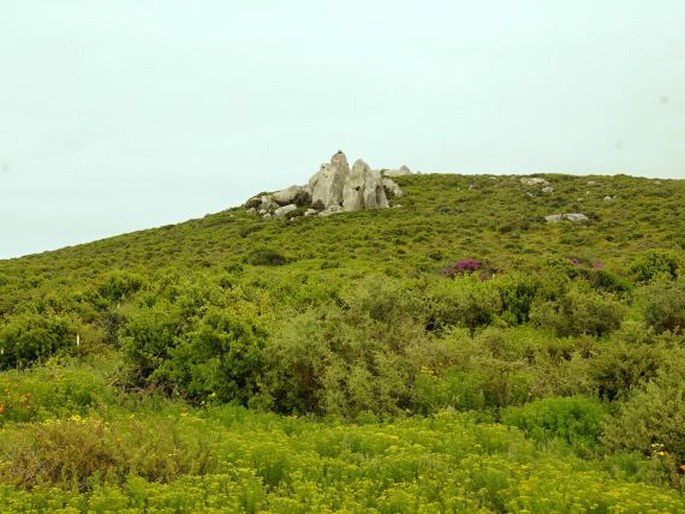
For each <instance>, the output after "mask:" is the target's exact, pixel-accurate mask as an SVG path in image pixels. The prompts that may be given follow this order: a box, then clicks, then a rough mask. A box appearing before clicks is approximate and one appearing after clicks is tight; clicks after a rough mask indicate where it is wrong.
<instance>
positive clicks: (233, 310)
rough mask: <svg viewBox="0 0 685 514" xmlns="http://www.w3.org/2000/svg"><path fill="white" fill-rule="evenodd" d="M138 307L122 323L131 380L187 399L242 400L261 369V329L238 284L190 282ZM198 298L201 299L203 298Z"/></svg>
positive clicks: (254, 385)
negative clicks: (150, 304) (222, 286)
mask: <svg viewBox="0 0 685 514" xmlns="http://www.w3.org/2000/svg"><path fill="white" fill-rule="evenodd" d="M179 293H180V294H178V296H176V297H175V298H174V301H173V302H169V301H167V300H162V301H159V302H158V303H156V304H155V305H154V306H153V307H152V308H149V309H147V308H145V309H141V310H139V311H138V312H137V313H135V314H133V315H132V316H131V319H130V320H129V322H128V323H127V324H126V325H125V326H124V328H123V343H122V344H123V348H124V352H125V357H126V360H127V362H128V364H129V366H130V379H131V380H132V381H133V383H134V384H138V385H144V386H152V387H154V388H157V389H159V390H162V391H164V392H166V393H168V394H171V393H174V394H178V395H182V396H184V397H185V398H187V399H189V400H193V401H204V400H206V399H208V398H216V399H217V400H219V401H224V402H227V401H237V402H239V403H243V404H246V403H247V401H248V400H249V399H250V398H251V397H252V396H253V395H254V394H255V393H256V391H257V390H258V386H259V377H260V376H261V375H262V374H263V373H264V369H263V364H262V361H263V358H264V357H263V347H264V344H265V340H266V335H267V333H266V329H265V327H264V325H263V323H262V321H261V320H260V318H259V314H258V309H257V306H256V305H255V304H253V303H251V302H249V301H247V300H246V299H245V295H244V294H243V292H242V291H241V290H237V289H230V290H221V289H217V288H216V286H214V285H212V284H206V285H204V286H194V287H191V288H190V289H187V290H185V291H180V292H179ZM204 302H207V303H206V304H205V303H204Z"/></svg>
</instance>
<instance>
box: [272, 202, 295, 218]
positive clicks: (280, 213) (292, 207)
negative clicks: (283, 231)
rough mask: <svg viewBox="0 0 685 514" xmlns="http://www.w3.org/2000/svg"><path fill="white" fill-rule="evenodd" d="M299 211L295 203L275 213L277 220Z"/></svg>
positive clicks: (280, 208)
mask: <svg viewBox="0 0 685 514" xmlns="http://www.w3.org/2000/svg"><path fill="white" fill-rule="evenodd" d="M296 210H297V205H295V204H294V203H291V204H288V205H284V206H283V207H279V208H278V209H276V210H275V211H274V216H275V217H277V218H285V216H286V215H287V214H290V213H291V212H294V211H296Z"/></svg>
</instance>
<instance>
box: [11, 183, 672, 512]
mask: <svg viewBox="0 0 685 514" xmlns="http://www.w3.org/2000/svg"><path fill="white" fill-rule="evenodd" d="M544 177H545V178H547V179H548V180H550V181H551V182H552V184H553V186H554V192H553V194H544V195H543V194H539V192H538V191H537V189H536V188H531V187H527V186H523V185H522V184H521V183H520V177H517V176H509V177H506V176H501V177H491V176H462V175H440V176H439V175H416V176H408V177H399V178H398V179H397V181H398V183H399V184H400V185H401V187H402V189H403V190H404V192H405V194H404V196H403V198H402V205H403V207H402V208H400V209H379V210H372V211H360V212H355V213H342V214H339V215H336V216H331V217H299V216H298V217H296V218H293V219H292V220H288V221H287V222H285V221H279V220H264V219H261V218H259V217H256V216H254V215H251V214H248V213H247V212H245V210H244V209H243V208H236V209H229V210H227V211H224V212H220V213H217V214H212V215H209V216H206V217H204V218H202V219H197V220H190V221H188V222H186V223H182V224H179V225H174V226H171V225H170V226H166V227H162V228H160V229H155V230H147V231H140V232H137V233H134V234H128V235H124V236H119V237H116V238H111V239H107V240H103V241H98V242H95V243H91V244H87V245H80V246H76V247H72V248H67V249H64V250H60V251H57V252H46V253H44V254H41V255H35V256H28V257H25V258H22V259H16V260H11V261H0V349H2V351H0V369H6V370H9V371H5V372H4V373H3V372H0V505H2V507H0V510H3V512H4V511H8V512H12V511H55V512H59V511H60V510H62V511H64V512H74V511H76V512H85V511H103V510H106V509H113V510H117V509H118V510H127V509H128V510H129V511H134V512H140V511H145V510H147V511H149V512H154V511H164V512H190V511H204V512H212V511H222V512H225V511H235V512H242V511H245V512H260V511H263V512H298V511H302V512H305V511H317V512H343V511H347V512H422V511H424V512H451V511H466V512H476V511H500V512H501V511H523V510H528V511H530V512H582V511H597V512H613V511H617V512H618V511H628V512H630V511H631V510H632V511H635V512H643V511H649V510H650V509H651V510H652V511H655V512H657V511H663V512H678V511H683V510H685V509H684V508H683V502H682V496H678V493H677V492H669V491H667V490H666V489H664V487H675V488H676V489H678V488H680V489H681V490H683V489H685V484H684V483H683V480H682V475H679V474H677V466H678V465H680V462H678V461H677V459H678V458H681V457H682V450H681V449H680V446H679V444H680V443H679V441H681V440H682V434H680V432H678V430H679V429H678V427H679V426H680V425H681V424H682V420H681V419H680V417H678V416H679V414H678V412H679V411H678V409H679V407H678V405H679V403H683V401H682V400H683V399H682V398H681V396H679V395H680V386H679V385H678V384H679V383H680V382H679V381H681V379H680V378H678V379H677V380H676V379H674V378H672V377H671V376H670V375H669V374H671V375H673V374H675V375H677V369H676V368H677V367H678V366H680V367H681V368H685V366H683V361H682V357H681V356H680V353H681V352H682V350H681V348H682V347H683V344H684V343H685V340H684V339H683V338H684V337H685V334H684V333H683V321H682V316H681V311H683V302H682V296H683V294H682V290H683V288H682V279H679V278H678V273H679V269H678V267H679V265H680V263H681V262H682V255H681V254H682V252H681V251H680V250H674V248H675V246H674V245H678V244H680V242H681V240H682V234H683V233H685V224H683V221H682V220H683V219H685V189H684V188H683V184H682V181H668V180H664V181H660V182H659V183H657V182H656V181H649V180H645V179H637V178H631V177H626V176H616V177H571V176H565V175H544ZM526 193H531V195H528V194H526ZM607 194H611V195H612V196H617V197H618V198H621V202H622V203H621V205H622V207H621V209H616V208H615V205H616V204H615V203H613V202H605V201H603V200H602V198H603V197H604V196H605V195H607ZM300 212H301V210H300V211H298V212H297V214H299V213H300ZM557 212H585V213H586V214H588V215H590V217H591V219H590V221H588V222H586V223H581V224H575V223H571V222H564V223H556V224H554V223H547V222H545V221H544V216H545V215H547V214H551V213H557ZM681 246H682V245H681ZM458 256H473V258H474V260H475V259H477V262H478V263H481V262H483V263H487V273H483V270H482V269H480V270H477V271H476V272H474V273H467V274H465V275H459V276H458V277H457V278H456V279H455V280H446V279H445V278H444V277H443V276H442V275H441V273H440V271H441V270H442V269H444V268H445V267H446V266H448V265H449V264H450V259H454V258H456V257H458ZM464 264H466V263H464ZM469 266H470V265H469ZM471 269H472V270H475V267H473V266H471ZM77 334H78V335H79V336H80V337H79V341H80V345H79V346H76V335H77ZM3 352H4V353H3ZM12 368H15V369H12ZM16 368H21V369H22V370H19V369H16ZM27 368H30V369H27ZM674 370H675V371H674ZM677 376H680V375H677ZM669 380H670V381H669ZM170 397H172V398H174V401H175V402H177V403H171V404H170V402H171V400H169V398H170ZM594 397H599V398H600V399H601V402H602V403H601V407H602V408H605V409H606V411H607V412H611V413H613V414H614V416H612V417H610V418H606V420H605V422H604V424H603V425H602V426H603V427H604V430H605V436H604V437H602V438H600V439H599V442H598V439H597V426H598V422H597V420H598V419H599V417H600V414H601V413H600V412H599V410H597V409H596V407H597V406H598V405H599V404H598V403H597V402H596V401H595V400H591V399H590V398H594ZM225 403H235V404H242V405H248V406H250V408H251V409H252V410H245V409H236V408H233V407H227V406H225V405H222V404H225ZM654 406H659V408H658V409H657V408H656V407H654ZM442 409H449V410H450V411H453V410H456V411H471V414H468V415H461V414H455V413H454V412H449V413H446V412H443V411H442ZM257 410H260V411H272V412H271V413H269V412H262V413H261V414H256V411H257ZM274 412H275V413H278V414H275V413H274ZM663 412H669V413H670V412H673V415H672V416H670V417H669V415H667V416H663V415H662V414H663ZM300 414H302V415H306V417H307V418H308V421H305V420H302V419H300V418H297V417H296V415H300ZM500 417H502V418H503V419H509V420H510V421H511V422H512V423H514V421H512V420H514V419H515V423H516V424H517V426H522V427H524V429H525V430H526V431H527V432H528V435H529V436H531V435H532V434H533V433H534V434H536V435H535V436H533V437H535V438H537V439H540V441H530V440H525V439H523V438H522V435H521V433H520V432H519V431H518V429H516V428H514V427H512V426H504V425H501V424H495V423H492V420H494V419H500ZM633 418H635V419H637V420H640V421H639V427H638V429H637V430H636V432H635V434H634V437H631V430H632V428H631V420H632V419H633ZM662 418H666V419H662ZM670 418H672V419H670ZM657 419H662V421H660V422H655V421H653V420H657ZM314 420H317V421H314ZM378 420H383V422H382V423H379V422H378ZM477 422H479V423H477ZM355 423H356V424H355ZM608 427H611V429H610V428H608ZM651 439H653V441H652V440H651ZM652 445H657V446H654V447H653V446H652ZM658 445H660V446H658ZM81 447H82V448H83V451H82V452H81V454H79V455H77V454H76V453H77V452H79V451H80V449H81ZM579 456H580V457H582V458H580V457H579ZM647 457H649V458H647ZM596 459H599V460H596ZM40 462H42V463H43V464H42V465H41V464H40ZM644 482H649V483H650V484H653V485H652V486H647V485H645V483H644Z"/></svg>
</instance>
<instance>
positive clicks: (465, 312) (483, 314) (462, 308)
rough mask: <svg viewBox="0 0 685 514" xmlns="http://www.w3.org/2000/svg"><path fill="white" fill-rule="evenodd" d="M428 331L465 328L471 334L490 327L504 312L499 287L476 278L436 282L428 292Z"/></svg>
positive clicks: (464, 277)
mask: <svg viewBox="0 0 685 514" xmlns="http://www.w3.org/2000/svg"><path fill="white" fill-rule="evenodd" d="M426 304H427V308H428V325H427V326H428V329H429V330H431V331H440V330H443V329H445V328H447V327H451V326H454V327H465V328H468V329H470V330H471V331H473V330H475V329H476V328H478V327H481V326H484V325H488V324H490V323H492V322H493V320H494V319H495V317H496V316H497V315H498V314H499V312H500V311H501V309H502V305H501V300H500V296H499V294H498V291H497V289H496V288H495V287H493V286H492V285H491V284H490V283H488V282H483V281H481V280H480V278H479V277H477V276H475V275H461V276H456V277H455V278H454V279H452V280H443V281H439V282H434V283H432V284H430V285H429V287H428V288H427V290H426Z"/></svg>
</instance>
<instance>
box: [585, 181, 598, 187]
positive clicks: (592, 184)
mask: <svg viewBox="0 0 685 514" xmlns="http://www.w3.org/2000/svg"><path fill="white" fill-rule="evenodd" d="M586 184H587V185H588V186H596V185H597V182H595V181H594V180H588V181H587V182H586Z"/></svg>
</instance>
